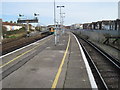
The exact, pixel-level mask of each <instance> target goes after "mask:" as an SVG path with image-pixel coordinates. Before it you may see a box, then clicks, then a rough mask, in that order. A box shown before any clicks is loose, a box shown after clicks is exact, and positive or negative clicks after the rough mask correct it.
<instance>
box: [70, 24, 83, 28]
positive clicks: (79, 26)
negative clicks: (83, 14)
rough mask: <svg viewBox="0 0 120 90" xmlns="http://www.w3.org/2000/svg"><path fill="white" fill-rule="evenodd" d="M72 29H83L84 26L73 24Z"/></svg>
mask: <svg viewBox="0 0 120 90" xmlns="http://www.w3.org/2000/svg"><path fill="white" fill-rule="evenodd" d="M70 29H83V25H82V24H73V25H71V27H70Z"/></svg>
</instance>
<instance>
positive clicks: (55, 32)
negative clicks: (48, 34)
mask: <svg viewBox="0 0 120 90" xmlns="http://www.w3.org/2000/svg"><path fill="white" fill-rule="evenodd" d="M54 36H55V46H56V45H57V31H56V3H55V0H54Z"/></svg>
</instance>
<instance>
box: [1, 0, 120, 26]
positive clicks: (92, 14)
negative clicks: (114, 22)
mask: <svg viewBox="0 0 120 90" xmlns="http://www.w3.org/2000/svg"><path fill="white" fill-rule="evenodd" d="M43 1H44V0H42V1H41V2H34V0H31V2H28V1H26V2H22V1H21V2H19V0H18V2H15V1H14V0H12V1H10V2H7V1H4V0H3V2H2V13H0V14H2V19H3V21H11V20H12V21H17V18H18V14H24V15H25V17H27V18H33V13H39V21H40V24H43V25H48V24H53V20H54V17H53V16H54V13H53V8H54V6H53V5H54V4H53V0H52V1H45V2H43ZM56 1H57V0H56ZM109 1H110V2H108V0H107V1H106V2H105V0H104V1H102V2H101V1H99V0H96V1H95V0H91V2H90V1H89V2H88V1H87V0H86V1H84V2H82V1H80V0H79V1H72V0H65V1H62V2H56V6H57V5H64V6H65V8H62V12H63V13H65V19H64V21H65V22H64V23H65V25H71V24H74V23H87V22H93V21H99V20H111V19H117V18H118V1H119V0H113V1H112V0H109ZM56 15H57V21H59V9H58V8H56Z"/></svg>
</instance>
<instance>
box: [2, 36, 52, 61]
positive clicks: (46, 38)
mask: <svg viewBox="0 0 120 90" xmlns="http://www.w3.org/2000/svg"><path fill="white" fill-rule="evenodd" d="M49 37H51V35H50V36H48V37H45V38H43V39H41V40H38V41H36V42H34V43H31V44H29V45H27V46H24V47H22V48H19V49H17V50H15V51H12V52H10V53H7V54H5V55H3V56H0V59H1V58H3V57H6V56H8V55H10V54H13V53H15V52H17V51H20V50H22V49H24V48H27V47H29V46H31V45H34V44H36V43H38V42H40V41H43V40H44V39H47V38H49Z"/></svg>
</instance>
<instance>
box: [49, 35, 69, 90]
mask: <svg viewBox="0 0 120 90" xmlns="http://www.w3.org/2000/svg"><path fill="white" fill-rule="evenodd" d="M69 45H70V35H69V40H68V44H67V48H66V51H65V53H64V56H63V58H62V61H61V64H60V67H59V69H58V72H57V74H56V76H55V79H54V82H53V84H52V87H51V90H53V89H55V88H56V86H57V83H58V79H59V77H60V74H61V71H62V66H63V64H64V62H65V58H66V55H67V52H68V48H69Z"/></svg>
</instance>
